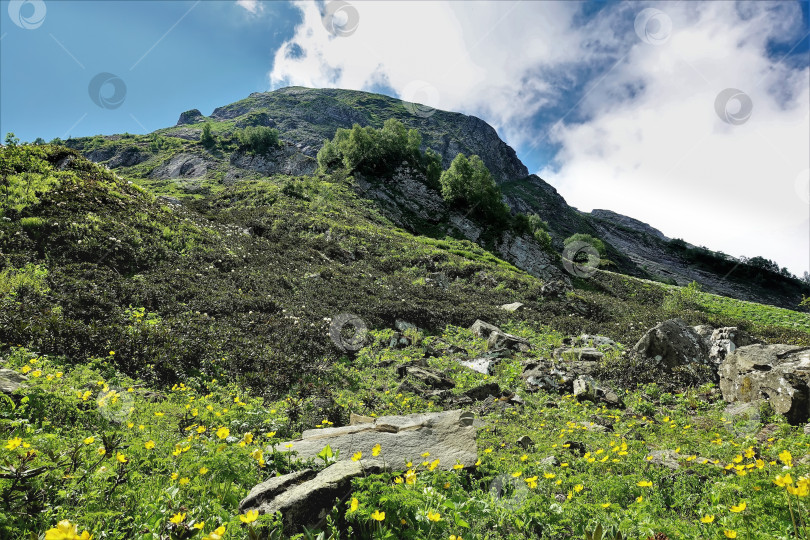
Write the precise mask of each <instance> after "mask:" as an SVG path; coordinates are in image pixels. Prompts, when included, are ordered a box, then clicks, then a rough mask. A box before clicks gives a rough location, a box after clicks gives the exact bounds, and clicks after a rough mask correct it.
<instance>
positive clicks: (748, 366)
mask: <svg viewBox="0 0 810 540" xmlns="http://www.w3.org/2000/svg"><path fill="white" fill-rule="evenodd" d="M720 390H721V391H722V392H723V399H725V400H726V401H727V402H729V403H733V402H736V401H741V402H753V401H756V400H759V399H767V400H768V402H769V403H770V406H771V408H772V409H773V410H774V412H776V413H779V414H783V415H785V417H786V418H787V419H788V421H789V422H790V423H792V424H801V423H803V422H807V420H808V417H810V347H797V346H794V345H748V346H746V347H740V348H739V349H736V350H735V351H733V352H731V353H729V355H728V356H727V357H726V359H725V360H723V363H722V364H721V365H720Z"/></svg>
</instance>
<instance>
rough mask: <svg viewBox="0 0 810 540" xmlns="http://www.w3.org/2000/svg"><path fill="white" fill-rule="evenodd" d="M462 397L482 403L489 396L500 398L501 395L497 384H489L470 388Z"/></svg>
mask: <svg viewBox="0 0 810 540" xmlns="http://www.w3.org/2000/svg"><path fill="white" fill-rule="evenodd" d="M464 395H465V396H467V397H469V398H470V399H471V400H473V401H483V400H485V399H486V398H488V397H489V396H500V395H501V387H500V386H498V383H495V382H490V383H484V384H482V385H479V386H476V387H475V388H471V389H469V390H467V391H466V392H464Z"/></svg>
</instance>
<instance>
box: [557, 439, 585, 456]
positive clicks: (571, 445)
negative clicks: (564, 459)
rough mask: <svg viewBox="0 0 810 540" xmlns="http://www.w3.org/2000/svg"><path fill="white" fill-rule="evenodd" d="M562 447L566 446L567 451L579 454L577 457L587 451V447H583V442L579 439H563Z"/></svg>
mask: <svg viewBox="0 0 810 540" xmlns="http://www.w3.org/2000/svg"><path fill="white" fill-rule="evenodd" d="M566 445H568V446H566ZM563 448H568V451H569V452H571V453H572V454H579V457H582V456H584V455H585V454H587V453H588V450H587V448H585V443H581V442H579V441H565V442H564V443H563Z"/></svg>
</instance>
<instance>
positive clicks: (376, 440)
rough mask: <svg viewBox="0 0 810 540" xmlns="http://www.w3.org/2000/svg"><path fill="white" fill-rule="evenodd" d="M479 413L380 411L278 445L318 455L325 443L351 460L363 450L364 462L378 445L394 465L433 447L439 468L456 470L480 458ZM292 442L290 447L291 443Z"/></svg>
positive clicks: (418, 458)
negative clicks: (477, 439) (381, 413)
mask: <svg viewBox="0 0 810 540" xmlns="http://www.w3.org/2000/svg"><path fill="white" fill-rule="evenodd" d="M473 420H474V415H473V414H472V413H469V412H462V411H461V410H453V411H444V412H437V413H424V414H409V415H405V416H381V417H379V418H376V419H374V421H373V422H364V423H356V424H355V425H351V426H343V427H337V428H324V429H310V430H307V431H305V432H304V433H302V434H301V438H300V439H296V440H294V441H289V442H287V443H282V444H280V445H278V446H276V451H282V452H288V451H293V452H297V455H298V457H299V458H302V459H308V458H315V457H316V456H317V455H318V453H319V452H320V451H321V450H323V449H324V447H325V446H326V445H329V446H330V447H331V448H332V451H333V452H335V451H338V450H339V451H340V454H339V455H338V460H340V461H343V460H349V459H351V457H352V456H353V455H354V454H355V452H362V454H363V462H364V463H365V461H366V458H369V459H370V458H371V457H372V455H371V449H372V448H374V446H375V445H377V444H379V445H380V448H381V452H380V455H379V456H378V457H377V459H379V460H383V461H385V462H386V463H388V464H389V466H391V467H394V468H401V467H403V466H404V465H405V463H407V462H408V461H412V462H414V463H416V462H422V461H424V458H422V457H421V455H422V454H423V453H425V452H430V461H433V460H435V459H438V460H439V465H438V468H439V469H443V470H451V469H452V468H453V466H454V465H455V464H456V463H460V464H461V465H463V466H464V467H472V466H473V465H474V464H475V462H476V461H478V449H477V447H476V443H475V437H476V428H475V427H474V426H473ZM288 444H291V445H292V446H291V447H289V448H288V447H287V445H288Z"/></svg>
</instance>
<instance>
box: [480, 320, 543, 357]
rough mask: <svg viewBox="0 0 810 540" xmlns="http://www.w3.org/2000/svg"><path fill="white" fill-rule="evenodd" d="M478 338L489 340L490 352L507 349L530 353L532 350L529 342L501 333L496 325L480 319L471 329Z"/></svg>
mask: <svg viewBox="0 0 810 540" xmlns="http://www.w3.org/2000/svg"><path fill="white" fill-rule="evenodd" d="M470 330H472V332H473V334H475V336H476V337H479V338H483V339H486V340H487V345H488V348H489V349H490V350H492V349H501V348H507V349H511V350H514V351H520V352H528V351H529V350H531V346H530V345H529V341H528V340H526V339H523V338H521V337H518V336H514V335H512V334H507V333H506V332H503V331H501V329H500V328H498V327H497V326H495V325H492V324H489V323H487V322H484V321H482V320H480V319H478V320H476V321H475V322H474V323H473V325H472V326H471V327H470Z"/></svg>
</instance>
